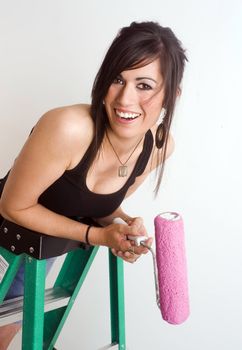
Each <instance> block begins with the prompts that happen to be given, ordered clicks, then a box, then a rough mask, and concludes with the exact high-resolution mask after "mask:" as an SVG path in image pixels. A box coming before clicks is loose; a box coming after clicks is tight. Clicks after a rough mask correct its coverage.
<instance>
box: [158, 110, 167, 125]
mask: <svg viewBox="0 0 242 350" xmlns="http://www.w3.org/2000/svg"><path fill="white" fill-rule="evenodd" d="M165 116H166V109H165V108H164V107H162V108H161V112H160V116H159V119H158V124H162V123H163V120H164V118H165Z"/></svg>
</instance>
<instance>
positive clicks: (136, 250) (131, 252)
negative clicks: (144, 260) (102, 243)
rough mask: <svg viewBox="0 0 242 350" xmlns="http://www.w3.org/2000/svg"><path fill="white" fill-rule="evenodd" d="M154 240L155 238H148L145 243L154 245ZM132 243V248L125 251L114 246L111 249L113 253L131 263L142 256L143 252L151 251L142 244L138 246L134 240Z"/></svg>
mask: <svg viewBox="0 0 242 350" xmlns="http://www.w3.org/2000/svg"><path fill="white" fill-rule="evenodd" d="M152 242H153V238H152V237H150V238H147V240H146V241H145V244H146V245H148V246H149V247H150V246H151V245H152ZM131 244H132V248H130V249H128V250H127V251H125V252H122V251H120V250H116V249H114V248H113V249H111V252H112V253H113V255H115V256H118V257H119V258H121V259H123V260H124V261H127V262H129V263H134V262H136V261H137V260H138V259H139V258H140V257H141V255H142V254H147V253H148V251H149V250H148V248H145V247H143V246H142V245H140V246H139V247H136V246H135V245H134V243H133V242H132V241H131Z"/></svg>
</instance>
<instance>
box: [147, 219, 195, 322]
mask: <svg viewBox="0 0 242 350" xmlns="http://www.w3.org/2000/svg"><path fill="white" fill-rule="evenodd" d="M154 223H155V240H156V259H157V270H158V281H159V295H160V309H161V314H162V317H163V319H164V320H165V321H167V322H169V323H171V324H180V323H182V322H184V321H185V320H186V319H187V318H188V316H189V295H188V280H187V264H186V254H185V239H184V228H183V220H182V218H181V217H180V215H178V214H177V213H163V214H160V215H158V216H156V218H155V220H154Z"/></svg>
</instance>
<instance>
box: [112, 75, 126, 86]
mask: <svg viewBox="0 0 242 350" xmlns="http://www.w3.org/2000/svg"><path fill="white" fill-rule="evenodd" d="M113 84H120V85H124V81H123V79H122V78H121V77H116V78H115V79H114V80H113Z"/></svg>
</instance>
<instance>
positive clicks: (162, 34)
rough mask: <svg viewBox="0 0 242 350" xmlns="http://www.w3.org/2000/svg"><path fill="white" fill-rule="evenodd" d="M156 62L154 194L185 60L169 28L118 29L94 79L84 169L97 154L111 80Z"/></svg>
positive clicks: (140, 26)
mask: <svg viewBox="0 0 242 350" xmlns="http://www.w3.org/2000/svg"><path fill="white" fill-rule="evenodd" d="M157 58H159V60H160V69H161V74H162V77H163V80H164V87H163V88H164V100H163V106H162V107H164V108H165V109H166V114H165V118H164V120H163V122H162V124H160V125H159V126H158V128H157V132H156V137H155V143H156V147H157V148H159V149H161V148H162V151H161V152H159V153H160V155H159V159H157V165H158V164H159V163H160V162H161V163H162V166H161V167H157V169H158V168H159V169H160V170H159V172H158V173H157V175H158V176H157V183H156V187H155V193H156V194H157V192H158V190H159V186H160V183H161V179H162V175H163V172H164V160H165V156H166V149H167V141H168V135H169V130H170V127H171V121H172V116H173V112H174V108H175V101H176V97H177V94H178V93H179V91H180V83H181V80H182V76H183V71H184V66H185V61H186V60H187V58H186V55H185V51H184V49H183V48H182V45H181V42H180V41H179V40H178V39H177V38H176V36H175V35H174V33H173V32H172V30H171V29H170V28H166V27H162V26H160V25H159V24H158V23H155V22H140V23H137V22H133V23H131V24H130V26H128V27H124V28H122V29H121V30H120V31H119V33H118V35H117V36H116V38H115V39H114V41H113V42H112V44H111V46H110V48H109V50H108V51H107V53H106V56H105V58H104V60H103V63H102V65H101V67H100V69H99V71H98V73H97V75H96V78H95V81H94V84H93V89H92V103H91V116H92V119H93V121H94V128H95V134H94V139H93V141H92V144H91V155H92V156H91V157H90V163H89V164H88V167H89V166H90V165H91V163H92V162H93V160H94V158H95V156H96V154H97V153H98V151H99V148H100V145H101V143H102V140H103V137H104V134H105V131H106V129H107V126H108V117H107V114H106V110H105V106H104V105H103V100H104V98H105V96H106V94H107V92H108V89H109V87H110V85H111V84H112V82H113V80H114V79H115V78H116V77H117V76H118V75H119V74H120V73H121V72H123V71H125V70H130V69H134V68H138V67H142V66H145V65H146V64H149V63H151V62H152V61H154V60H155V59H157Z"/></svg>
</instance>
